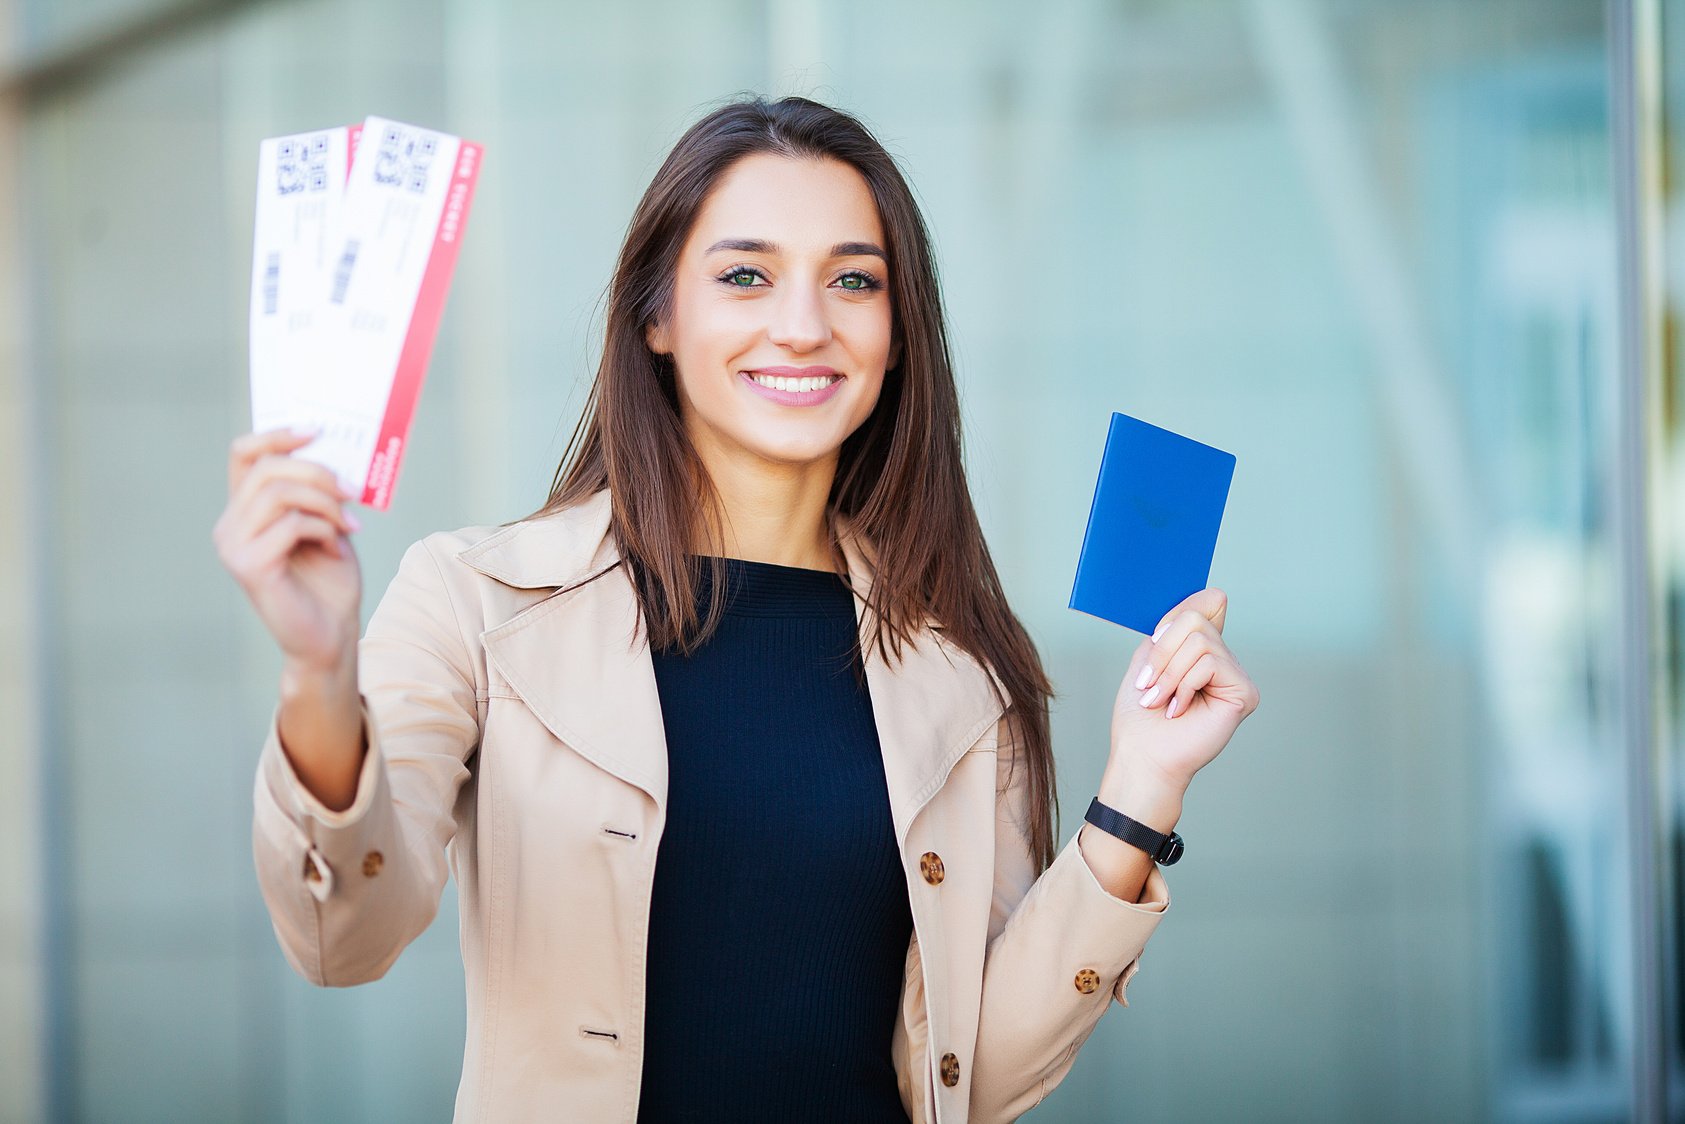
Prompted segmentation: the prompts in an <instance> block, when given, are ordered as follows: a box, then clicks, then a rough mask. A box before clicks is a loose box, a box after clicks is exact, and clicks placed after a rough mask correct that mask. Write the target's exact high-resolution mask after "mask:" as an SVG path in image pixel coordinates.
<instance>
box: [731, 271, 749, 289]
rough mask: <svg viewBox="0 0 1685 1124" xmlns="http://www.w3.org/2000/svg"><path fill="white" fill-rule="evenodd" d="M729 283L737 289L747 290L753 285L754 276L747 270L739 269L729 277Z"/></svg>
mask: <svg viewBox="0 0 1685 1124" xmlns="http://www.w3.org/2000/svg"><path fill="white" fill-rule="evenodd" d="M731 283H732V284H733V285H736V286H737V287H738V288H739V289H747V288H749V287H750V286H751V285H753V284H754V283H755V275H754V274H753V273H750V272H749V271H748V270H747V269H740V270H738V271H737V272H736V273H733V274H732V275H731Z"/></svg>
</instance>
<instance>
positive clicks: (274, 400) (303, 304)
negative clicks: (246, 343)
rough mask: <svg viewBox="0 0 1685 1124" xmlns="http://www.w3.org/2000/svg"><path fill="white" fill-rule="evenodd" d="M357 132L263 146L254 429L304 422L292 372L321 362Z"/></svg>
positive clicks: (254, 314) (255, 249) (274, 140)
mask: <svg viewBox="0 0 1685 1124" xmlns="http://www.w3.org/2000/svg"><path fill="white" fill-rule="evenodd" d="M353 132H354V129H353V128H347V127H340V128H335V129H320V130H318V131H316V132H312V133H299V134H296V135H294V136H290V137H271V138H270V139H269V140H266V141H264V142H263V143H262V144H261V145H259V146H258V158H257V214H256V222H255V224H254V226H255V228H256V229H255V236H254V238H253V241H252V304H251V390H252V429H253V430H254V431H262V430H266V429H274V428H276V427H278V426H283V425H292V424H295V423H297V422H301V421H302V420H303V419H301V418H299V417H297V416H296V415H295V413H294V411H293V409H292V403H291V402H290V400H289V398H288V396H287V394H286V387H287V383H288V379H289V372H292V371H296V370H300V369H302V368H304V367H306V366H308V365H309V364H310V363H312V362H314V356H313V355H312V354H311V348H312V347H313V345H314V343H315V333H314V331H313V328H314V326H315V318H316V312H317V310H318V309H319V308H320V307H321V304H322V297H323V295H325V293H326V292H327V276H328V259H329V256H330V255H332V254H335V253H337V252H338V251H339V248H340V245H341V241H342V233H341V228H340V224H341V219H342V217H343V207H342V203H343V201H344V198H345V180H346V177H347V176H348V175H349V174H350V171H351V157H350V152H351V143H352V140H351V138H352V133H353Z"/></svg>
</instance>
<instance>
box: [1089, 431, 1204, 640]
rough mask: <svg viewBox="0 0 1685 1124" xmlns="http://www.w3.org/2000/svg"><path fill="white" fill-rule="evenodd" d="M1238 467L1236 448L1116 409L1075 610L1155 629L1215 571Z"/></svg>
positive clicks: (1142, 629)
mask: <svg viewBox="0 0 1685 1124" xmlns="http://www.w3.org/2000/svg"><path fill="white" fill-rule="evenodd" d="M1234 468H1235V458H1234V454H1232V453H1225V452H1223V451H1222V450H1221V449H1214V448H1212V447H1211V446H1210V445H1203V444H1201V443H1200V442H1198V441H1195V440H1193V439H1191V438H1188V437H1183V436H1181V435H1180V434H1176V433H1172V432H1170V431H1169V430H1168V429H1160V428H1159V427H1158V426H1156V425H1149V424H1147V423H1146V422H1144V421H1141V420H1139V419H1138V418H1132V417H1130V416H1129V415H1127V414H1117V413H1114V414H1113V415H1112V424H1111V428H1110V429H1109V430H1108V431H1107V433H1106V449H1105V452H1104V453H1103V454H1102V455H1101V457H1100V479H1099V480H1098V482H1096V484H1095V485H1094V504H1093V506H1092V507H1090V508H1089V511H1088V530H1087V531H1085V532H1084V533H1083V536H1082V553H1081V555H1080V556H1079V557H1078V558H1077V575H1076V581H1075V582H1074V583H1073V584H1072V586H1071V601H1070V607H1071V608H1073V609H1076V610H1078V611H1079V612H1084V613H1088V614H1090V615H1092V616H1096V617H1099V618H1101V619H1102V620H1108V621H1112V622H1113V623H1115V624H1121V625H1123V626H1124V627H1126V628H1132V629H1134V630H1135V631H1136V632H1141V633H1145V634H1147V635H1149V636H1150V635H1152V631H1153V629H1154V628H1156V627H1158V622H1159V621H1160V620H1162V619H1163V617H1164V614H1166V613H1168V612H1169V611H1170V610H1171V609H1174V608H1175V607H1176V606H1177V605H1178V604H1179V603H1180V602H1181V601H1182V599H1183V598H1185V597H1187V596H1188V595H1189V594H1190V593H1197V592H1198V591H1200V590H1202V589H1204V588H1205V586H1206V582H1207V580H1208V579H1209V578H1210V576H1211V556H1212V554H1213V553H1214V552H1215V551H1216V549H1217V528H1218V527H1219V526H1220V525H1221V524H1222V522H1223V507H1224V505H1225V504H1226V503H1227V502H1228V498H1229V482H1230V481H1231V480H1233V479H1234Z"/></svg>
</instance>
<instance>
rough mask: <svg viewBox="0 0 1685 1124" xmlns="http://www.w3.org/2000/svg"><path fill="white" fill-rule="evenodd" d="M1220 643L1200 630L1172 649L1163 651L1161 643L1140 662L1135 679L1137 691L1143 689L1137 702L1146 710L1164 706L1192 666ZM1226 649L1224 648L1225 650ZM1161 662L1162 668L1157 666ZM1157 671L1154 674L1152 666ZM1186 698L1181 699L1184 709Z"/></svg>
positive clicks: (1220, 642)
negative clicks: (1140, 666)
mask: <svg viewBox="0 0 1685 1124" xmlns="http://www.w3.org/2000/svg"><path fill="white" fill-rule="evenodd" d="M1221 644H1222V640H1220V639H1218V640H1213V639H1212V638H1211V637H1209V636H1207V635H1206V634H1205V633H1203V632H1195V633H1193V634H1192V635H1190V636H1189V637H1188V638H1187V639H1186V640H1184V641H1182V644H1181V646H1180V647H1178V648H1176V649H1175V650H1174V651H1173V652H1168V653H1167V652H1166V651H1164V650H1162V649H1164V646H1163V645H1159V646H1158V647H1159V649H1161V650H1155V651H1154V652H1153V653H1151V654H1150V655H1149V657H1148V660H1147V662H1146V663H1145V664H1144V665H1143V667H1142V670H1141V672H1140V673H1139V677H1138V678H1137V679H1136V683H1137V684H1138V686H1137V688H1136V689H1137V690H1145V691H1146V693H1145V694H1143V695H1142V696H1141V700H1140V702H1141V705H1142V706H1144V707H1146V708H1147V709H1149V710H1152V709H1154V708H1156V707H1160V706H1164V705H1165V704H1166V703H1167V702H1168V701H1169V700H1170V698H1171V697H1172V696H1173V695H1175V694H1176V693H1177V692H1178V690H1179V689H1180V687H1181V685H1182V680H1183V679H1184V678H1185V677H1186V676H1187V675H1188V673H1189V672H1190V671H1191V670H1192V669H1193V666H1194V665H1195V664H1196V663H1198V662H1199V661H1200V660H1201V659H1203V658H1204V657H1205V656H1207V655H1210V654H1211V653H1212V652H1213V651H1214V650H1217V648H1218V647H1219V646H1220V645H1221ZM1225 651H1226V649H1225ZM1159 664H1162V665H1163V666H1162V667H1159V666H1158V665H1159ZM1155 667H1157V672H1156V674H1154V673H1153V672H1154V668H1155ZM1186 704H1187V700H1186V699H1184V700H1183V708H1184V709H1186Z"/></svg>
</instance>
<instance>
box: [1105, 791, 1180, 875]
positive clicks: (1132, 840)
mask: <svg viewBox="0 0 1685 1124" xmlns="http://www.w3.org/2000/svg"><path fill="white" fill-rule="evenodd" d="M1083 819H1085V820H1087V821H1088V822H1089V823H1091V824H1093V825H1094V826H1095V827H1097V828H1099V829H1100V830H1101V831H1103V832H1105V833H1106V834H1107V835H1115V836H1117V837H1118V838H1119V839H1121V840H1123V841H1124V842H1125V843H1127V844H1129V845H1130V846H1131V847H1139V848H1141V850H1143V851H1145V852H1147V854H1149V855H1151V856H1152V857H1153V861H1154V862H1155V863H1158V864H1159V865H1160V866H1175V865H1176V860H1177V859H1179V858H1181V857H1182V837H1181V836H1180V835H1177V834H1176V833H1175V832H1174V831H1172V832H1171V833H1170V834H1169V835H1161V834H1159V833H1158V832H1156V831H1154V830H1153V829H1152V828H1150V827H1148V826H1147V825H1146V824H1144V823H1141V822H1140V821H1138V820H1132V819H1130V818H1129V817H1128V816H1126V815H1124V814H1123V813H1122V812H1120V811H1118V810H1117V809H1116V808H1108V807H1106V806H1105V805H1104V804H1102V803H1100V798H1099V797H1098V796H1096V797H1095V798H1094V802H1093V803H1091V804H1090V805H1089V806H1088V814H1087V815H1086V816H1084V817H1083Z"/></svg>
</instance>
